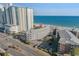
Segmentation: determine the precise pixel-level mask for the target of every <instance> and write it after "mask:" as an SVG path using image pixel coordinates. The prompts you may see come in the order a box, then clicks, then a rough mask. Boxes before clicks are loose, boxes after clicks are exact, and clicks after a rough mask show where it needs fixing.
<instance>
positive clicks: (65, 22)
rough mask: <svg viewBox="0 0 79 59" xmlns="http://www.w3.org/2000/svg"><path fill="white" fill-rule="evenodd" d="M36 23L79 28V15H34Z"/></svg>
mask: <svg viewBox="0 0 79 59" xmlns="http://www.w3.org/2000/svg"><path fill="white" fill-rule="evenodd" d="M34 23H42V24H52V25H58V26H66V27H74V26H75V27H77V28H79V16H34Z"/></svg>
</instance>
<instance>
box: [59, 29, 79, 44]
mask: <svg viewBox="0 0 79 59" xmlns="http://www.w3.org/2000/svg"><path fill="white" fill-rule="evenodd" d="M58 32H59V35H60V40H59V43H62V44H66V43H68V44H72V45H79V39H78V38H77V37H75V36H74V35H73V34H72V33H71V32H70V31H68V30H58Z"/></svg>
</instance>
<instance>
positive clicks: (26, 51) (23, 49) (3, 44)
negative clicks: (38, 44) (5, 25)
mask: <svg viewBox="0 0 79 59" xmlns="http://www.w3.org/2000/svg"><path fill="white" fill-rule="evenodd" d="M11 45H14V46H18V48H19V49H20V50H16V49H14V48H9V47H8V46H11ZM0 48H2V49H5V50H6V51H7V52H9V53H10V54H11V55H14V56H49V54H47V53H45V52H43V51H39V50H37V49H35V48H32V47H31V46H28V45H26V44H24V43H22V42H20V41H19V40H17V39H13V38H11V37H10V36H8V35H6V34H5V33H0Z"/></svg>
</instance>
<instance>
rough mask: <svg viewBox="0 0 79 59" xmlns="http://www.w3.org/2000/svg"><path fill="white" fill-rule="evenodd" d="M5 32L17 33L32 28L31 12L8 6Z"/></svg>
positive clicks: (26, 9)
mask: <svg viewBox="0 0 79 59" xmlns="http://www.w3.org/2000/svg"><path fill="white" fill-rule="evenodd" d="M4 14H5V15H7V16H6V17H7V18H5V20H6V22H5V31H6V32H11V33H18V32H22V31H28V30H30V29H32V28H33V10H32V9H30V8H25V7H16V6H10V7H9V8H8V9H6V11H5V13H4Z"/></svg>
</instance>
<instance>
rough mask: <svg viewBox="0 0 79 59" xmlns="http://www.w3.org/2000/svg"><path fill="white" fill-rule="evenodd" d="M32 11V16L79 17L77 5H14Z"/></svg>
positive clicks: (78, 5) (78, 6)
mask: <svg viewBox="0 0 79 59" xmlns="http://www.w3.org/2000/svg"><path fill="white" fill-rule="evenodd" d="M14 5H16V6H20V7H28V8H32V9H33V10H34V15H47V16H79V3H15V4H14Z"/></svg>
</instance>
